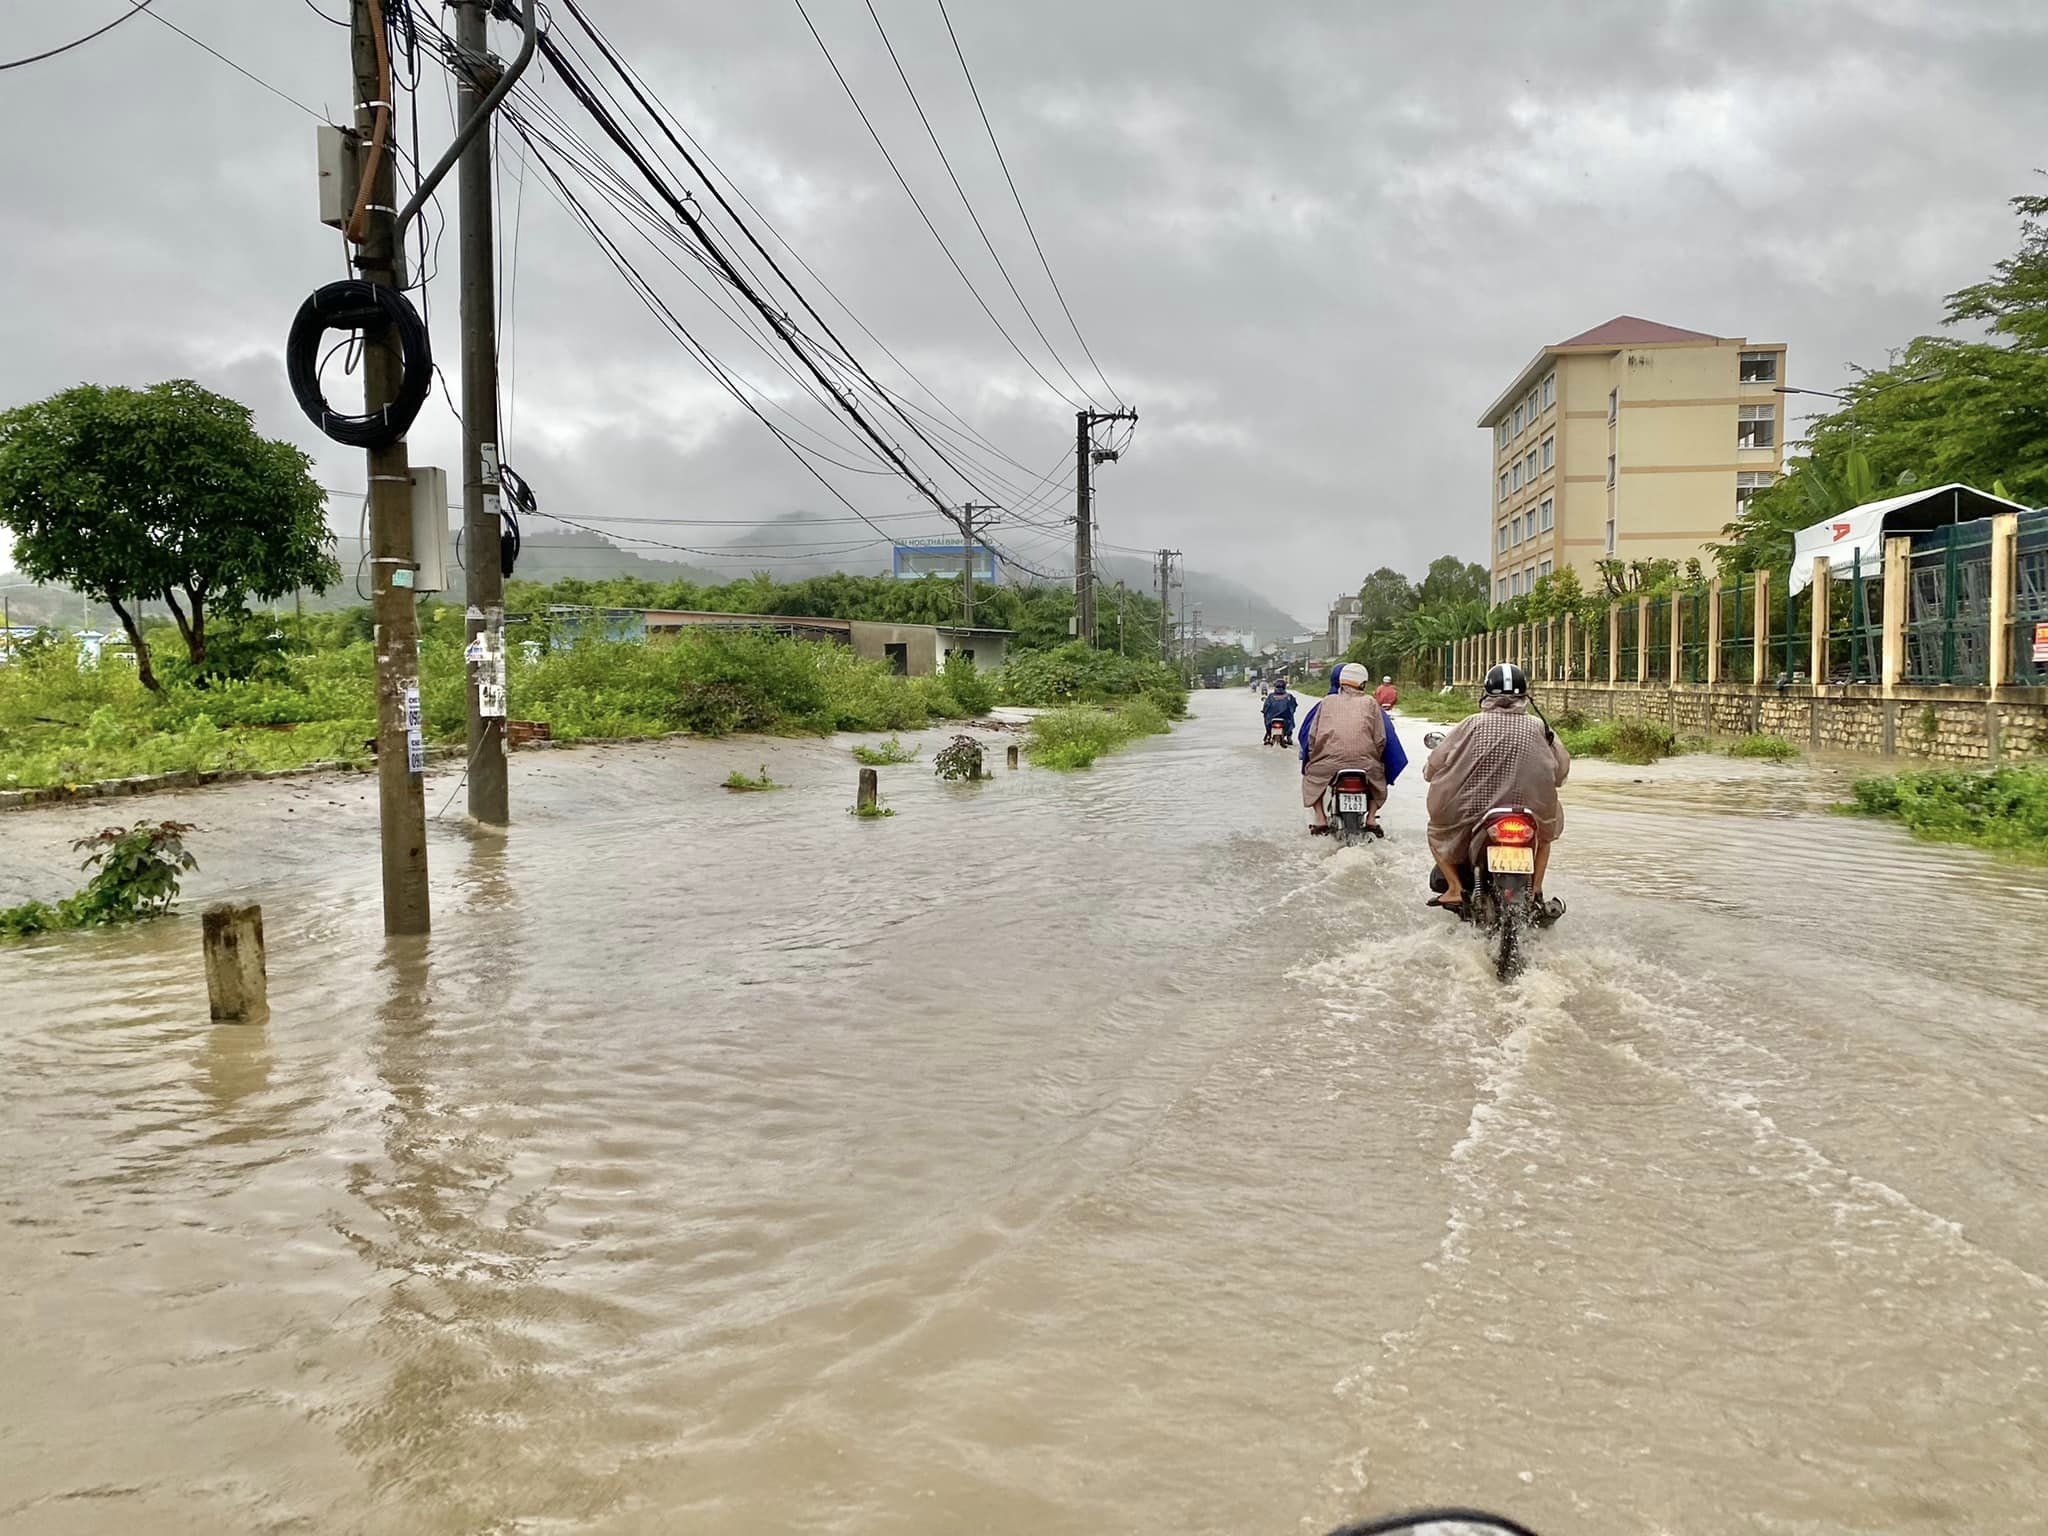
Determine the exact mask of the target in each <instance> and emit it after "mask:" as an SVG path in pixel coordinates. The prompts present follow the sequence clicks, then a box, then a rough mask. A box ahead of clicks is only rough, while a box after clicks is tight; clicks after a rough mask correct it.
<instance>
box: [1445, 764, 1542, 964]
mask: <svg viewBox="0 0 2048 1536" xmlns="http://www.w3.org/2000/svg"><path fill="white" fill-rule="evenodd" d="M1422 740H1423V745H1424V746H1427V747H1429V748H1431V749H1432V750H1434V749H1435V747H1436V744H1437V743H1438V742H1440V741H1442V740H1443V737H1442V735H1441V734H1439V733H1436V732H1432V733H1431V734H1430V735H1428V736H1425V737H1423V739H1422ZM1542 839H1543V830H1542V827H1541V825H1540V824H1539V823H1538V821H1537V820H1536V816H1535V813H1534V812H1532V811H1530V810H1529V809H1528V808H1527V807H1525V806H1518V805H1497V806H1495V807H1494V808H1493V809H1492V810H1489V811H1488V812H1487V813H1486V814H1485V815H1484V816H1482V817H1480V818H1479V821H1478V823H1477V824H1476V825H1475V826H1474V827H1473V828H1472V835H1471V837H1470V839H1469V840H1468V841H1467V844H1466V848H1467V853H1466V857H1465V860H1464V861H1463V862H1462V863H1461V864H1460V865H1459V868H1458V883H1459V884H1460V885H1461V886H1463V887H1464V891H1465V900H1464V903H1463V904H1462V905H1461V906H1459V907H1456V908H1453V909H1452V910H1454V911H1455V912H1456V913H1457V915H1458V917H1459V919H1460V920H1461V921H1463V922H1465V923H1467V924H1469V925H1470V926H1472V927H1473V928H1476V929H1477V930H1479V932H1480V933H1481V934H1482V935H1484V936H1485V939H1486V943H1487V948H1488V950H1489V952H1490V953H1491V954H1492V956H1493V968H1494V974H1495V975H1496V976H1498V977H1499V978H1500V979H1501V980H1502V981H1512V980H1514V979H1515V977H1517V976H1519V975H1520V974H1521V973H1522V967H1523V965H1524V964H1525V956H1524V955H1523V950H1522V944H1523V939H1524V938H1525V936H1526V935H1528V934H1529V933H1531V932H1533V931H1535V930H1537V929H1539V928H1548V927H1549V926H1550V925H1551V924H1553V923H1555V922H1556V921H1557V920H1558V919H1559V918H1560V917H1562V916H1564V903H1563V902H1561V901H1557V900H1555V899H1548V900H1542V901H1539V900H1538V899H1537V897H1536V850H1537V848H1538V847H1539V846H1540V845H1541V843H1542ZM1429 888H1430V889H1431V890H1433V891H1436V892H1438V893H1442V892H1443V891H1445V890H1446V889H1448V888H1449V886H1448V882H1447V881H1446V880H1445V879H1444V876H1443V871H1442V870H1439V869H1432V870H1430V872H1429Z"/></svg>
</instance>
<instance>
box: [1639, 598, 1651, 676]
mask: <svg viewBox="0 0 2048 1536" xmlns="http://www.w3.org/2000/svg"><path fill="white" fill-rule="evenodd" d="M1649 680H1650V600H1649V598H1647V597H1639V598H1637V599H1636V683H1637V685H1638V686H1641V685H1642V684H1644V683H1647V682H1649Z"/></svg>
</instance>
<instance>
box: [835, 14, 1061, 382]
mask: <svg viewBox="0 0 2048 1536" xmlns="http://www.w3.org/2000/svg"><path fill="white" fill-rule="evenodd" d="M795 4H796V8H797V13H798V14H799V15H800V16H802V17H803V19H804V25H805V26H806V27H809V28H810V31H811V36H812V37H814V38H816V39H817V41H818V48H819V51H820V52H822V53H823V54H824V55H825V62H826V63H827V64H829V65H831V66H832V73H833V75H834V76H835V77H837V79H838V81H839V86H840V89H842V90H843V91H845V92H846V99H847V100H848V101H850V102H852V103H853V110H854V111H855V112H857V113H859V114H860V120H861V123H862V125H863V126H865V127H866V129H867V131H868V137H869V138H871V139H873V140H874V141H875V148H877V149H879V150H880V151H881V152H882V158H883V159H884V160H886V161H888V162H889V169H890V170H891V171H892V172H894V173H895V176H896V181H897V184H898V185H899V186H901V187H902V188H903V194H904V196H906V197H908V198H909V199H910V206H911V207H913V208H915V209H916V210H917V216H918V217H919V218H920V219H922V220H924V227H925V228H926V229H928V230H930V231H931V233H932V238H933V239H934V240H936V241H938V243H939V249H940V250H941V251H943V252H944V253H945V256H946V260H947V261H948V262H950V263H951V264H952V267H953V270H954V271H955V272H957V273H959V274H960V281H961V282H963V283H965V284H966V285H967V291H968V292H969V293H971V294H973V295H974V302H975V303H977V304H979V305H980V306H981V312H982V313H983V314H985V315H987V316H988V318H989V323H990V324H991V325H993V326H994V327H995V328H996V330H997V331H999V332H1001V334H1002V338H1003V340H1004V341H1007V342H1008V343H1009V344H1010V350H1011V351H1012V352H1015V353H1016V354H1017V356H1019V357H1020V358H1023V360H1024V366H1025V367H1027V368H1029V369H1030V370H1031V371H1032V372H1033V373H1035V374H1037V375H1038V381H1039V382H1040V383H1041V384H1043V385H1044V386H1045V387H1046V388H1047V389H1049V390H1051V391H1052V392H1053V393H1054V394H1055V395H1058V396H1059V397H1060V399H1062V400H1064V401H1066V403H1067V404H1068V405H1070V406H1072V407H1074V409H1076V410H1079V409H1080V408H1081V403H1080V402H1079V401H1078V400H1076V399H1074V398H1073V397H1072V396H1071V395H1069V394H1068V393H1067V392H1066V391H1065V390H1063V389H1061V388H1060V387H1059V385H1057V384H1055V383H1053V381H1052V380H1051V379H1049V378H1047V377H1046V376H1045V371H1044V370H1043V369H1041V368H1040V367H1039V366H1038V364H1036V363H1034V362H1032V361H1031V358H1030V356H1029V355H1028V354H1027V353H1026V352H1025V351H1024V349H1023V348H1022V347H1020V346H1018V345H1017V338H1016V337H1014V336H1012V335H1011V334H1010V333H1009V331H1008V330H1007V329H1005V327H1004V325H1003V322H1002V321H1000V320H998V319H997V318H996V312H995V311H994V310H992V309H990V308H989V307H988V300H986V299H984V298H983V297H982V296H981V290H980V289H979V288H977V287H975V286H974V279H972V278H971V277H969V276H968V275H967V269H966V268H965V267H963V266H961V265H960V259H959V257H957V256H955V255H954V254H953V248H952V247H951V246H949V245H947V244H946V237H945V236H944V235H942V234H940V233H939V227H938V225H936V224H934V223H933V222H932V217H931V215H930V214H928V213H926V212H925V211H924V204H923V203H921V202H919V201H918V199H917V194H916V193H915V192H913V191H912V190H911V187H910V182H909V180H908V179H907V178H906V177H905V176H904V174H903V170H902V168H901V167H900V166H898V165H897V164H896V157H895V156H894V155H892V154H890V153H889V146H888V145H887V144H885V143H884V142H883V141H882V135H881V134H880V133H878V132H877V131H876V129H875V125H874V123H873V122H872V121H870V119H869V117H868V112H867V108H866V107H863V106H862V105H861V104H860V98H859V97H858V96H856V95H854V93H853V87H852V86H851V85H850V84H848V83H847V79H846V75H845V74H844V73H843V72H842V71H841V70H840V68H839V61H838V60H837V59H835V58H833V56H832V50H831V49H830V48H829V47H827V46H826V44H825V39H824V37H823V35H822V34H820V33H819V31H818V28H817V24H816V23H815V22H813V21H812V20H811V13H810V12H809V11H807V10H805V9H804V0H795Z"/></svg>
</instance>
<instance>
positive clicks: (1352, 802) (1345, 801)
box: [1337, 793, 1366, 811]
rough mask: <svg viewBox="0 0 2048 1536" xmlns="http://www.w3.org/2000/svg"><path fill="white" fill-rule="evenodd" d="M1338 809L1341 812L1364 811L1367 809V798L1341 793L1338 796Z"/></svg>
mask: <svg viewBox="0 0 2048 1536" xmlns="http://www.w3.org/2000/svg"><path fill="white" fill-rule="evenodd" d="M1337 809H1338V810H1340V811H1363V810H1365V809H1366V797H1365V796H1364V795H1346V794H1341V793H1340V794H1339V795H1338V796H1337Z"/></svg>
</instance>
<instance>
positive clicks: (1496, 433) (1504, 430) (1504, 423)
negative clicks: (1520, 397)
mask: <svg viewBox="0 0 2048 1536" xmlns="http://www.w3.org/2000/svg"><path fill="white" fill-rule="evenodd" d="M1507 445H1508V419H1507V417H1505V416H1503V417H1501V419H1500V420H1499V421H1497V422H1495V423H1494V424H1493V446H1494V448H1495V449H1496V450H1498V449H1501V448H1505V447H1507Z"/></svg>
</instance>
